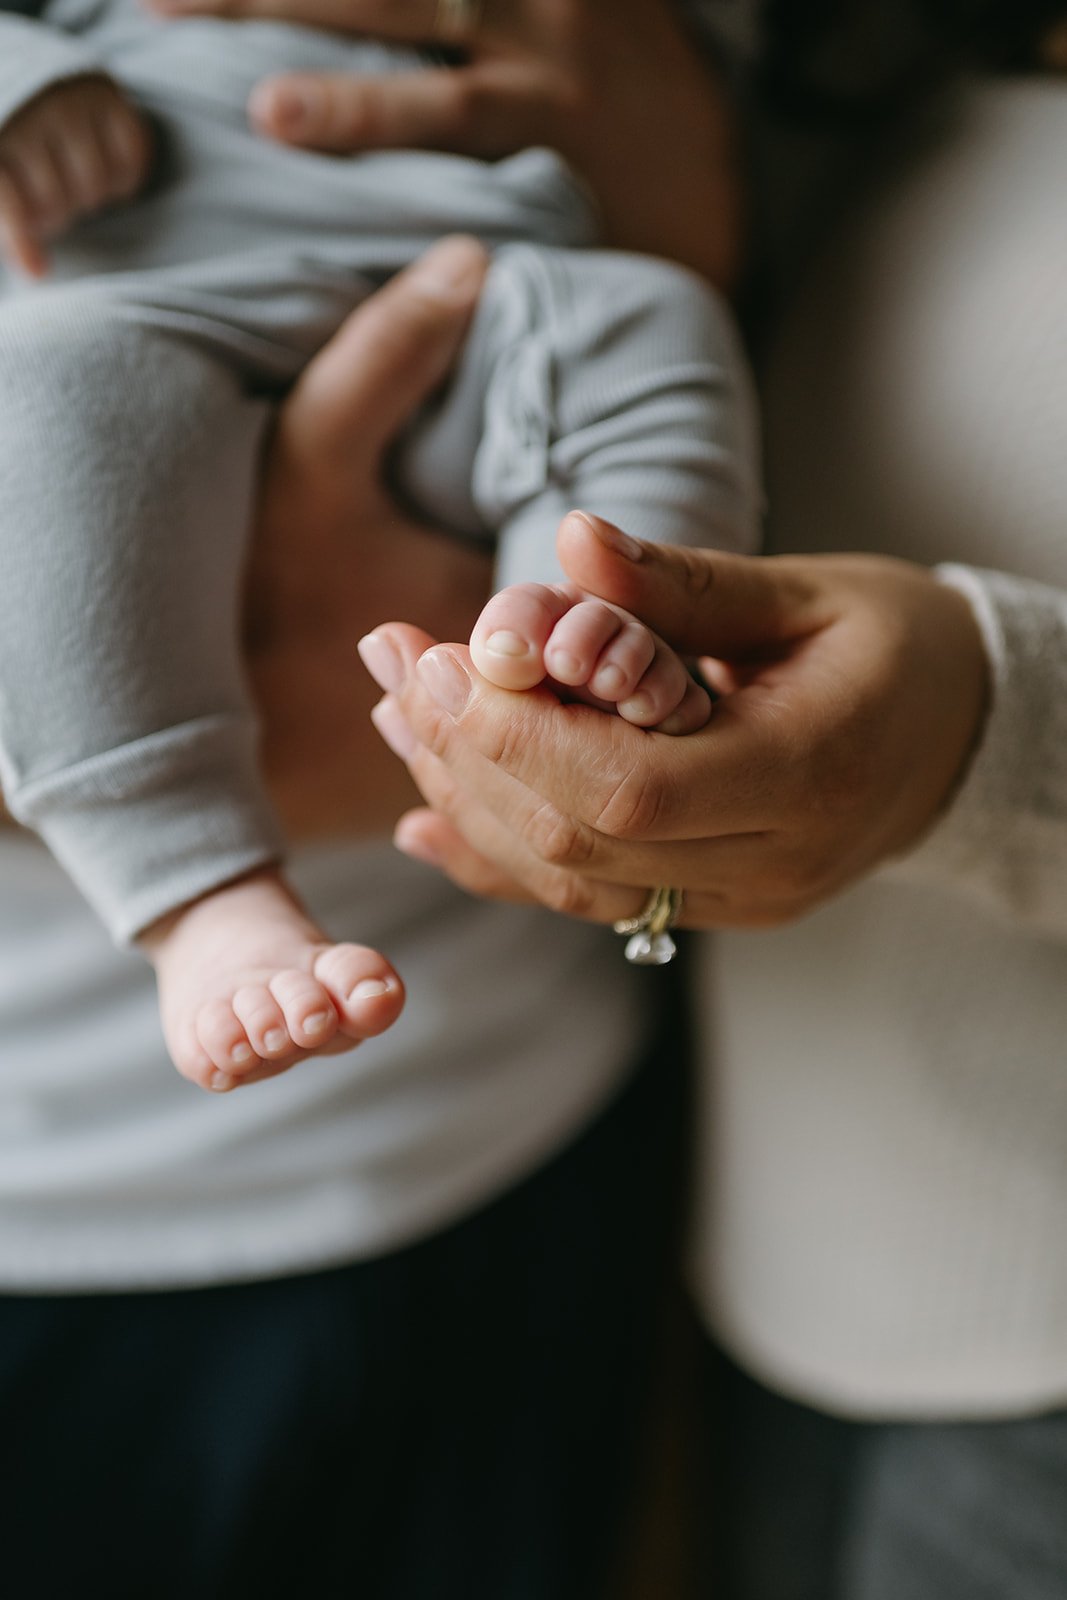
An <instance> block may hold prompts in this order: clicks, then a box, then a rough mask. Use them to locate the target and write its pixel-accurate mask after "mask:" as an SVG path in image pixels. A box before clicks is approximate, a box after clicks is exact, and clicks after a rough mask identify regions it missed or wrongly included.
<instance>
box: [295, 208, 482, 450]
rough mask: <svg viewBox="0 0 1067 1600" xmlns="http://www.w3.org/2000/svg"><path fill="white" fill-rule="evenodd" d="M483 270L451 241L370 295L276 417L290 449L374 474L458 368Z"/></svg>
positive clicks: (467, 242)
mask: <svg viewBox="0 0 1067 1600" xmlns="http://www.w3.org/2000/svg"><path fill="white" fill-rule="evenodd" d="M488 267H489V257H488V254H487V252H486V251H485V250H484V249H483V247H482V246H481V245H480V244H479V243H478V242H477V241H476V240H475V239H470V238H467V237H465V236H458V235H457V236H456V237H453V238H448V239H444V240H442V241H440V242H439V243H438V244H436V245H434V246H433V247H432V248H431V249H430V250H428V251H427V252H426V254H425V255H423V256H422V257H420V259H419V260H417V261H416V262H414V263H413V265H411V266H410V267H407V268H405V270H404V271H403V272H400V273H398V274H397V276H396V277H395V278H393V279H392V280H391V281H390V282H389V283H387V284H386V285H385V287H384V288H383V289H379V290H378V292H377V293H376V294H373V295H371V297H370V299H369V300H366V301H365V302H364V303H363V304H362V305H361V306H360V307H359V308H358V309H357V310H356V311H354V312H353V313H352V315H351V316H350V317H349V318H348V321H347V322H346V323H344V325H343V326H342V327H341V329H340V330H339V332H338V333H336V334H335V335H334V337H333V338H332V339H331V340H330V342H329V344H328V345H326V347H325V348H324V349H323V350H321V351H320V352H319V354H318V355H317V356H316V357H315V358H314V360H313V361H312V362H311V364H310V366H308V367H307V369H306V371H305V372H304V373H303V375H302V377H301V378H300V380H299V381H298V383H297V384H296V386H295V388H294V389H293V391H292V394H291V395H290V397H289V399H288V401H287V403H286V405H285V407H284V410H283V413H282V424H283V427H284V431H285V434H286V443H287V444H288V445H289V447H290V448H293V447H296V448H297V449H298V450H299V448H300V447H301V445H305V446H306V447H307V449H308V450H309V452H310V453H313V454H314V455H316V456H318V457H331V456H333V457H337V458H338V459H339V460H340V461H342V462H343V463H344V464H345V466H346V467H347V468H351V466H352V465H353V464H358V462H359V460H360V458H362V459H363V460H364V461H365V462H367V463H368V464H370V463H373V464H376V463H377V461H378V460H379V458H380V457H381V456H382V455H383V454H384V452H385V450H386V449H387V448H388V446H389V445H390V444H392V442H393V440H394V438H395V436H396V435H397V434H398V433H399V431H400V429H401V428H402V427H403V426H404V424H405V423H407V422H408V421H409V420H410V419H411V417H412V416H413V415H414V413H415V411H416V410H417V408H418V407H419V405H420V404H421V403H422V402H423V401H424V400H425V399H426V398H427V397H428V396H429V395H430V394H431V393H432V392H433V390H434V389H435V388H437V386H438V385H439V384H440V383H441V382H442V381H443V379H444V378H445V377H446V376H447V374H448V372H449V369H450V368H451V366H452V365H453V363H454V362H455V360H456V357H457V356H458V354H459V351H460V349H461V348H462V345H463V341H464V339H465V338H466V335H467V330H468V327H469V325H470V320H471V316H472V315H473V312H474V309H475V307H476V305H477V303H478V296H479V294H480V292H481V288H482V284H483V282H484V280H485V275H486V272H487V271H488Z"/></svg>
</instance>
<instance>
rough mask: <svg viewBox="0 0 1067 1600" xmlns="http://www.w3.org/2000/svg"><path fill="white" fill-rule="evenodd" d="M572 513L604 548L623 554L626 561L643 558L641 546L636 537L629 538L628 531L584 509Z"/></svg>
mask: <svg viewBox="0 0 1067 1600" xmlns="http://www.w3.org/2000/svg"><path fill="white" fill-rule="evenodd" d="M574 515H575V516H576V517H577V518H578V519H579V521H581V522H584V523H585V525H586V527H587V528H590V529H591V530H592V532H593V533H594V534H595V535H596V537H597V538H598V539H599V540H600V542H601V544H602V545H603V546H604V547H605V549H607V550H614V552H615V554H616V555H620V556H625V558H626V560H627V561H642V560H643V559H644V554H645V552H644V548H643V546H642V545H640V544H639V543H638V541H637V540H636V539H631V538H630V535H629V534H628V533H623V531H622V529H621V528H617V527H616V526H615V524H614V523H613V522H605V521H604V520H603V519H602V518H601V517H590V516H588V515H587V514H586V513H585V512H584V511H576V512H575V513H574Z"/></svg>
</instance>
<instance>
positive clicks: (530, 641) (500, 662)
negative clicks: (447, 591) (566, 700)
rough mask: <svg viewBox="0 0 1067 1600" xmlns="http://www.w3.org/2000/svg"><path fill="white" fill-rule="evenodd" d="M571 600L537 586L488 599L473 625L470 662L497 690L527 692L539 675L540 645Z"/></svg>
mask: <svg viewBox="0 0 1067 1600" xmlns="http://www.w3.org/2000/svg"><path fill="white" fill-rule="evenodd" d="M573 604H574V601H573V599H572V598H571V597H570V596H569V595H568V594H567V593H566V592H565V591H564V590H563V589H562V588H561V589H552V588H549V587H548V585H547V584H543V583H515V584H512V585H511V587H510V588H507V589H501V591H500V593H499V594H495V595H493V597H492V599H491V600H490V601H488V603H487V604H486V606H485V608H484V609H483V611H482V614H481V616H480V617H479V618H478V621H477V622H476V623H475V625H474V632H473V633H472V634H471V643H470V650H471V658H472V660H473V661H474V665H475V666H476V667H477V668H478V671H479V672H480V673H481V674H482V676H483V678H488V679H489V682H490V683H495V684H496V686H497V687H498V688H499V689H533V688H535V687H536V686H537V684H539V683H540V682H541V681H542V679H543V678H544V676H545V646H546V645H547V643H548V641H549V638H550V637H551V635H552V631H553V629H554V628H555V626H556V624H557V623H558V622H559V620H560V618H561V617H562V616H563V615H564V614H565V613H566V612H567V611H569V610H570V608H571V606H572V605H573Z"/></svg>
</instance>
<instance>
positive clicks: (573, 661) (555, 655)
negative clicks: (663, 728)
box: [545, 600, 651, 689]
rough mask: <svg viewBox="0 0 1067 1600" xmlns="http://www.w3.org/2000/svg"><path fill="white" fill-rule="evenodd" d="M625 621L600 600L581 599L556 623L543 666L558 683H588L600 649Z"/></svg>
mask: <svg viewBox="0 0 1067 1600" xmlns="http://www.w3.org/2000/svg"><path fill="white" fill-rule="evenodd" d="M625 622H626V619H625V618H624V617H622V616H621V615H620V614H619V612H618V611H616V610H615V609H614V608H613V607H612V606H607V605H605V604H604V602H603V601H602V600H581V601H579V603H578V604H577V605H575V606H572V607H571V609H570V610H569V611H568V612H567V613H566V615H565V616H562V617H561V618H560V619H559V621H558V622H557V623H556V626H555V627H554V628H553V630H552V637H551V638H550V639H549V641H548V643H547V644H546V646H545V665H546V666H547V668H548V670H549V672H550V673H551V674H552V676H553V678H555V680H556V681H557V683H565V684H566V685H567V686H568V688H572V689H578V688H583V687H584V686H585V685H586V684H588V683H589V681H590V679H591V678H592V676H593V673H594V672H595V671H596V668H597V662H598V661H599V659H600V656H601V654H602V652H603V651H604V650H605V649H607V648H609V647H610V645H611V643H612V641H613V640H614V639H615V638H616V637H617V635H618V634H619V632H620V631H621V630H622V628H623V627H625ZM649 659H651V652H650V653H649ZM647 665H648V662H647V661H646V662H645V666H647ZM638 676H640V674H639V675H638Z"/></svg>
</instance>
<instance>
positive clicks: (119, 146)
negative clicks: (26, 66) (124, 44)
mask: <svg viewBox="0 0 1067 1600" xmlns="http://www.w3.org/2000/svg"><path fill="white" fill-rule="evenodd" d="M151 164H152V135H151V131H150V128H149V125H148V122H147V120H146V119H145V117H143V116H142V114H141V113H140V112H139V111H138V110H137V109H136V107H135V106H133V105H131V104H130V102H129V100H127V98H126V96H125V95H124V94H123V92H122V90H121V89H120V88H119V87H118V86H117V84H115V83H113V82H112V81H111V79H110V78H106V77H104V76H102V75H101V76H94V77H84V78H74V79H71V80H70V81H68V82H66V83H60V84H57V85H56V86H55V87H54V88H51V89H46V90H45V91H44V93H43V94H39V95H37V97H36V98H35V99H33V100H31V101H30V102H29V104H28V105H26V106H24V107H23V108H22V110H21V111H19V112H18V113H17V115H15V116H14V117H12V119H11V121H10V122H8V123H6V124H5V125H4V126H3V127H2V128H0V256H3V258H4V259H5V260H6V261H7V262H8V263H9V264H10V265H12V266H15V267H18V268H19V269H21V271H23V272H25V273H27V274H29V276H30V277H33V278H41V277H43V276H44V275H45V273H46V272H47V271H48V257H47V254H46V252H45V249H44V245H45V241H46V240H48V239H55V238H58V237H59V235H61V234H63V233H65V232H66V231H67V229H68V228H70V227H71V226H72V225H73V223H75V222H77V221H78V220H79V219H80V218H81V217H87V216H92V215H94V214H95V213H96V212H98V211H102V210H104V208H105V207H107V206H111V205H115V204H117V203H118V202H120V201H123V200H129V199H131V198H132V197H133V196H134V195H135V194H136V193H137V191H138V190H139V189H140V188H141V185H142V184H143V183H144V181H145V179H146V178H147V177H148V173H149V169H150V167H151Z"/></svg>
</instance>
